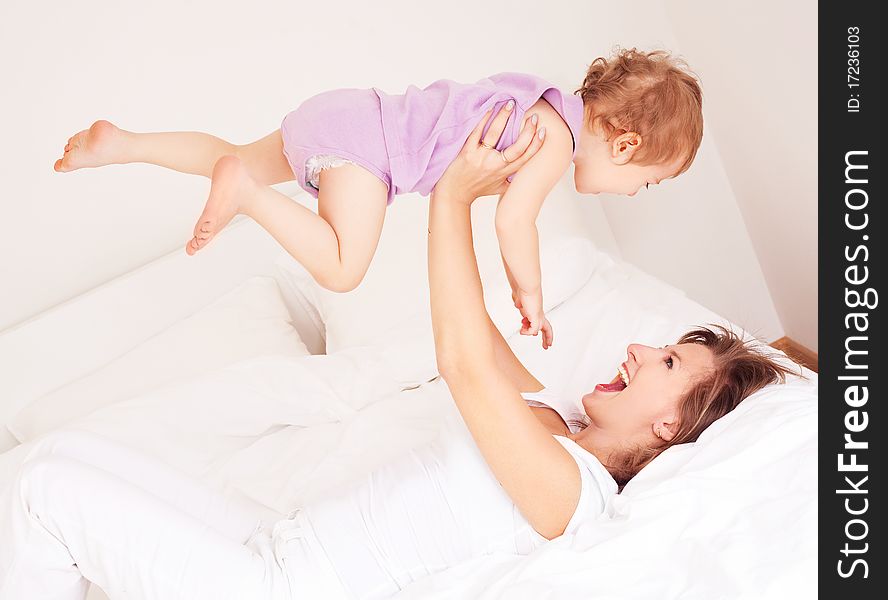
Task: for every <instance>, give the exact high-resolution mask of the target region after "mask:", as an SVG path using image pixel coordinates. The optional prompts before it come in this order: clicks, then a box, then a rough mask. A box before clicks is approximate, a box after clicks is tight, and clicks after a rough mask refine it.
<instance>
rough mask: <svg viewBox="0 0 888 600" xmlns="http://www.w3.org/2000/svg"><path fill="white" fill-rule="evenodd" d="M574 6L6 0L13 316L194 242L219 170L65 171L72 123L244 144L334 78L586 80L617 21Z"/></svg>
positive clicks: (3, 166)
mask: <svg viewBox="0 0 888 600" xmlns="http://www.w3.org/2000/svg"><path fill="white" fill-rule="evenodd" d="M556 4H557V3H556ZM563 4H564V7H565V8H563V9H560V10H553V11H547V10H542V9H540V5H539V3H537V2H534V1H530V0H516V1H514V2H511V1H510V2H501V3H494V2H475V1H471V0H458V1H456V2H448V3H426V2H415V1H413V0H387V1H385V2H364V1H357V0H339V1H338V2H332V3H324V2H290V1H285V0H278V1H264V2H257V3H252V4H249V5H247V4H245V3H243V2H233V1H230V0H228V1H211V0H197V1H195V2H188V3H183V2H179V1H175V0H158V1H157V2H148V3H145V2H143V3H136V2H126V3H117V2H104V1H102V2H99V1H97V0H84V1H79V2H76V3H54V4H53V6H52V10H48V9H47V7H46V6H45V5H43V4H41V3H29V2H26V1H24V0H12V1H4V2H2V3H0V72H2V73H3V83H2V86H3V100H2V102H3V109H4V111H3V114H4V123H3V136H4V143H3V144H0V171H2V179H3V186H4V193H3V194H0V208H2V210H3V214H4V218H3V219H0V281H3V283H4V293H2V294H0V329H3V328H5V327H8V326H10V325H13V324H15V323H18V322H20V321H22V320H25V319H27V318H28V317H29V316H31V315H34V314H37V313H39V312H40V311H42V310H44V309H46V308H48V307H50V306H53V305H55V304H57V303H59V302H62V301H64V300H66V299H68V298H71V297H73V296H75V295H77V294H80V293H82V292H85V291H87V290H89V289H91V288H93V287H95V286H96V285H98V284H100V283H103V282H105V281H108V280H110V279H112V278H114V277H116V276H118V275H120V274H122V273H125V272H128V271H130V270H132V269H134V268H136V267H138V266H140V265H143V264H145V263H147V262H149V261H150V260H152V259H154V258H155V257H157V256H160V255H163V254H165V253H167V252H170V251H172V250H174V249H177V248H182V249H183V251H184V246H185V243H186V242H187V240H188V238H189V237H190V232H191V231H192V229H193V227H194V222H195V220H196V219H197V217H198V216H199V215H200V211H201V209H202V208H203V205H204V202H205V201H206V197H207V193H208V191H209V180H207V179H204V178H199V177H194V176H191V175H184V174H180V173H176V172H173V171H168V170H164V169H160V168H158V167H154V166H149V165H134V164H132V165H121V166H111V167H105V168H101V169H86V170H82V171H78V172H74V173H67V174H59V173H55V172H54V171H53V170H52V165H53V163H54V161H55V160H56V159H57V158H59V157H60V156H61V153H62V149H63V147H64V145H65V142H66V140H67V139H68V137H69V136H71V135H72V134H73V133H75V132H77V131H79V130H81V129H84V128H86V127H88V126H89V125H90V124H91V123H92V122H93V121H94V120H96V119H99V118H106V119H109V120H111V121H112V122H115V123H117V124H119V125H120V126H121V127H124V128H127V129H131V130H134V131H168V130H198V131H206V132H210V133H213V134H215V135H218V136H220V137H223V138H226V139H228V140H230V141H232V142H234V143H246V142H249V141H252V140H255V139H257V138H260V137H262V136H264V135H266V134H267V133H269V132H270V131H272V130H274V129H277V128H278V127H279V126H280V122H281V119H282V118H283V116H284V115H285V114H286V113H287V112H288V111H289V110H292V109H293V108H295V107H296V106H297V105H298V103H299V102H301V101H302V100H303V99H305V98H307V97H309V96H311V95H313V94H316V93H318V92H321V91H323V90H325V89H328V88H334V87H370V86H376V87H379V88H381V89H384V90H387V91H390V92H392V93H396V92H399V91H403V90H404V89H405V88H406V87H407V86H408V85H409V84H415V85H419V86H425V85H427V84H428V83H431V82H432V81H434V80H435V79H440V78H451V79H456V80H467V81H472V80H476V79H479V78H481V77H484V76H486V75H489V74H491V73H496V72H500V71H508V70H525V71H529V72H534V73H538V74H540V75H541V76H543V77H546V78H548V79H550V80H551V81H553V82H554V83H556V84H558V85H561V86H564V87H565V88H571V87H572V86H575V85H577V84H578V82H579V81H580V80H581V79H582V73H583V70H584V61H586V56H587V52H585V51H584V49H585V48H587V47H588V44H587V42H586V39H587V38H586V34H587V33H588V34H589V35H590V37H589V39H595V38H600V37H601V36H602V35H603V34H605V32H607V31H608V29H609V24H608V23H607V22H606V21H598V22H596V21H595V20H594V19H592V18H591V17H592V15H591V12H589V11H588V9H587V8H585V7H583V8H582V9H581V11H580V14H581V16H582V17H583V19H582V22H581V21H578V20H574V19H566V18H565V16H564V12H565V10H569V11H573V7H574V5H575V3H574V2H565V3H563ZM568 7H569V8H568ZM582 11H586V13H585V14H583V13H582ZM584 22H585V24H584ZM623 22H624V23H625V24H628V19H626V18H624V19H623ZM565 27H566V28H567V30H566V31H564V30H563V28H565ZM556 31H561V32H562V33H563V35H562V34H559V35H552V33H553V32H556ZM284 189H286V190H288V191H290V192H294V191H298V188H294V187H293V186H284ZM411 200H414V199H411ZM420 201H424V200H420ZM399 202H401V201H400V200H398V201H396V202H395V204H393V205H392V207H391V208H390V210H398V203H399ZM561 204H562V206H563V207H564V209H563V211H561V212H562V213H563V214H561V215H560V217H561V219H562V221H563V222H564V223H565V224H566V225H568V226H569V227H570V228H581V229H585V230H587V231H588V232H589V235H593V234H594V235H596V236H598V237H599V243H600V244H602V245H603V246H604V247H606V248H608V249H612V250H613V248H614V243H613V239H612V237H611V235H610V231H609V229H608V227H607V224H606V221H605V220H604V219H603V218H602V217H600V216H599V217H597V218H596V219H595V223H596V227H595V228H587V227H585V225H584V220H583V215H582V214H581V213H579V210H580V209H579V205H578V204H572V203H561ZM553 208H554V207H549V209H548V210H549V212H552V209H553ZM596 214H598V215H600V214H601V209H600V208H598V209H597V211H596ZM550 216H551V215H550ZM550 220H551V219H550ZM416 227H425V224H424V223H416ZM541 235H545V233H544V232H542V231H541Z"/></svg>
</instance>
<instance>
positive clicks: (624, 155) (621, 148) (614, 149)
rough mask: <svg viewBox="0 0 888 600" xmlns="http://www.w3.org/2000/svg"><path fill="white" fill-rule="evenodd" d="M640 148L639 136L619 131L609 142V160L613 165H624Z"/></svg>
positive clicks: (633, 132) (631, 132)
mask: <svg viewBox="0 0 888 600" xmlns="http://www.w3.org/2000/svg"><path fill="white" fill-rule="evenodd" d="M640 146H641V134H639V133H637V132H635V131H623V130H620V133H619V135H617V136H616V137H615V138H614V139H612V140H611V159H612V160H613V161H614V163H615V164H618V165H625V164H626V163H628V162H629V161H630V160H632V156H633V155H634V154H635V152H636V151H637V150H638V148H639V147H640Z"/></svg>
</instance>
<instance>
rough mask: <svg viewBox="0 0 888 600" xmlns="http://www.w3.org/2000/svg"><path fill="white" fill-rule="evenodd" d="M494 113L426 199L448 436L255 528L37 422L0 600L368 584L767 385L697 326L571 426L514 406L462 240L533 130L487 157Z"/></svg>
mask: <svg viewBox="0 0 888 600" xmlns="http://www.w3.org/2000/svg"><path fill="white" fill-rule="evenodd" d="M506 116H507V115H505V114H502V113H500V114H498V115H497V117H496V118H495V119H494V120H493V122H492V123H491V126H490V129H489V131H488V132H487V133H486V134H485V135H484V137H483V139H482V136H481V132H482V129H483V126H484V125H485V122H486V118H485V119H484V120H483V121H482V122H481V123H479V124H478V126H477V127H476V128H475V130H474V131H473V133H472V134H471V136H470V137H469V139H468V141H467V142H466V145H465V147H464V148H463V150H462V151H461V152H460V154H459V156H458V157H457V159H456V160H454V162H453V163H452V164H451V165H450V167H449V168H448V169H447V172H446V173H445V175H444V177H443V178H442V179H441V180H440V181H439V182H438V184H437V186H436V188H435V190H434V192H433V194H432V198H431V205H430V217H429V280H430V288H431V290H430V291H431V299H432V317H433V327H434V334H435V344H436V352H437V359H438V364H439V368H440V372H441V374H442V377H443V379H444V380H445V381H446V383H447V385H448V386H449V388H450V390H451V392H452V395H453V399H454V401H455V404H456V407H457V409H458V410H459V415H458V416H459V417H461V418H460V419H455V420H453V422H452V423H450V425H453V427H452V429H451V431H450V434H447V435H443V436H441V437H440V438H439V439H438V440H436V441H435V442H434V443H431V444H429V445H428V446H424V447H422V448H418V449H415V450H413V451H411V452H409V453H408V454H407V455H405V456H404V457H403V458H402V459H399V460H397V461H394V462H393V463H392V464H390V465H388V466H386V467H384V468H382V469H378V470H376V471H374V472H373V473H372V474H371V475H370V476H369V477H368V479H367V481H366V482H362V483H361V484H360V485H358V486H356V487H354V488H353V489H350V490H344V491H340V492H339V493H337V495H336V496H333V497H331V499H330V501H327V502H323V503H321V504H315V505H310V506H306V507H302V508H300V509H297V510H295V511H294V512H293V513H291V515H290V516H289V518H287V519H282V520H279V521H277V522H276V523H274V524H273V527H271V528H267V527H265V526H264V525H263V523H262V522H261V521H260V522H259V523H258V525H257V524H256V516H257V514H258V513H257V512H253V511H252V509H247V508H245V507H238V506H234V505H233V503H232V502H230V501H229V500H228V499H227V498H226V497H224V496H222V495H221V494H219V493H218V492H216V491H214V490H211V489H209V488H206V487H204V486H203V485H201V484H200V483H199V482H197V481H195V480H192V479H189V478H188V477H185V476H184V475H182V474H179V473H177V472H175V471H174V470H172V469H171V468H170V467H168V466H167V465H164V464H162V463H161V462H159V461H156V460H154V459H153V458H151V457H148V456H145V455H142V454H139V453H137V452H135V451H133V450H130V449H127V448H125V447H123V446H120V445H119V444H115V443H113V442H111V441H108V440H105V439H103V438H101V437H98V436H95V435H92V434H85V433H81V432H76V431H67V432H65V431H63V432H58V433H55V434H52V435H50V436H47V437H45V438H43V439H42V440H41V441H39V442H37V443H36V444H35V446H34V448H33V450H32V452H31V454H30V455H29V458H28V460H27V461H26V462H25V463H24V465H23V467H22V469H21V471H20V473H19V475H18V477H17V478H16V480H15V483H14V484H13V485H12V486H10V488H8V489H7V490H6V491H5V492H4V494H3V496H2V497H0V531H2V534H0V535H2V537H3V543H2V544H0V598H2V599H9V600H13V599H14V600H21V599H25V598H27V599H29V600H30V599H35V600H36V599H49V598H52V599H53V600H62V599H72V600H73V599H82V598H83V597H84V595H85V592H86V587H87V585H88V584H87V579H89V580H91V581H95V582H96V583H98V584H99V585H100V586H101V587H102V588H103V589H105V590H106V592H108V593H109V595H110V596H111V598H112V599H116V598H123V597H126V598H152V599H158V600H159V599H163V600H172V599H174V598H183V599H184V598H188V599H189V600H200V599H202V598H213V599H214V600H216V599H223V598H232V599H234V598H237V599H269V600H278V599H281V600H283V599H296V598H324V599H328V598H329V599H334V600H335V599H337V598H382V597H386V596H389V595H391V594H393V593H395V592H397V591H398V590H399V589H400V588H402V587H404V586H405V585H407V584H409V583H410V582H411V581H412V580H415V579H418V578H420V577H422V576H424V575H427V574H429V573H433V572H436V571H440V570H443V569H446V568H447V567H449V566H452V565H454V564H457V563H460V562H462V561H465V560H468V559H470V558H472V557H473V556H478V555H483V554H486V553H489V552H493V551H508V552H514V553H518V554H526V553H529V552H530V551H532V550H533V548H534V547H536V546H538V545H539V544H542V543H545V541H546V540H548V539H551V538H554V537H556V536H559V535H562V534H563V533H565V532H573V531H574V530H575V528H576V527H577V526H579V524H580V523H581V522H582V521H583V520H584V519H585V518H587V517H589V516H594V515H595V514H596V513H598V512H600V511H601V510H602V508H603V506H604V503H605V501H606V499H607V497H608V496H609V495H612V494H614V493H616V492H617V487H618V484H621V483H625V481H627V480H628V479H629V478H630V477H632V476H633V475H634V474H635V473H636V472H637V471H638V470H639V469H640V468H641V467H643V466H644V465H645V464H647V462H649V461H650V460H651V459H652V458H653V457H654V456H656V455H657V454H658V453H659V452H661V451H662V450H664V449H665V448H667V447H669V446H670V445H674V444H676V443H683V442H688V441H692V440H694V439H696V437H697V435H699V433H700V432H701V431H702V430H703V429H705V428H706V427H707V426H708V425H709V424H710V423H712V422H713V421H714V420H715V419H717V418H719V417H720V416H722V415H724V414H725V413H726V412H728V411H729V410H731V409H732V408H734V406H736V405H737V403H739V402H740V400H742V399H743V398H744V397H746V396H747V395H749V394H750V393H752V392H753V391H755V390H757V389H759V388H761V387H762V386H764V385H766V384H767V383H770V382H772V381H776V380H777V379H779V378H782V375H783V372H784V370H783V369H782V368H781V367H780V366H778V365H776V364H774V363H772V362H770V361H769V360H768V359H767V358H765V357H763V356H761V355H758V354H756V353H753V352H750V351H749V350H748V349H746V348H745V347H744V345H743V344H742V343H741V342H740V341H739V340H738V339H737V338H736V337H735V336H733V335H732V334H730V333H728V332H723V333H721V334H717V333H714V332H712V331H709V330H705V329H701V330H697V331H694V332H691V333H689V334H687V335H685V336H683V338H682V339H681V340H679V343H677V344H676V345H673V346H667V347H666V348H650V347H647V346H642V345H639V344H632V345H630V346H629V347H628V349H627V357H626V361H625V362H624V363H623V364H622V365H621V367H620V368H621V369H622V371H623V373H622V375H621V376H618V377H615V378H614V381H612V382H610V383H608V384H600V385H598V386H596V388H595V390H593V391H592V392H591V393H589V394H587V395H586V396H584V397H583V400H582V405H583V408H584V410H585V413H586V417H587V421H588V426H586V427H585V428H582V429H581V428H579V427H578V426H577V425H576V423H574V427H573V428H571V427H570V426H568V424H567V422H566V419H565V418H564V417H565V413H564V412H563V408H562V412H559V410H558V406H559V405H558V403H557V402H556V401H555V400H552V399H551V398H550V399H549V401H550V402H551V403H552V404H553V405H554V406H551V407H547V406H546V405H545V403H540V402H537V403H535V404H537V405H536V406H532V407H529V406H528V403H527V402H525V400H524V399H522V395H521V394H522V393H524V394H530V393H534V392H537V393H538V392H540V391H543V390H542V387H543V386H542V385H541V384H540V383H539V381H537V380H536V379H535V378H534V377H533V376H532V375H531V374H530V373H529V372H528V371H527V370H526V369H525V368H524V367H523V366H522V365H521V363H520V362H519V361H518V360H517V359H516V357H515V356H514V354H513V353H512V352H511V350H510V349H509V347H508V345H507V344H506V342H505V341H504V340H503V338H502V336H501V335H500V333H499V331H498V330H497V329H496V328H495V327H494V325H493V323H492V321H491V320H490V318H489V316H488V314H487V313H486V311H485V308H484V303H483V299H482V293H481V283H480V279H479V276H478V269H477V264H476V261H475V256H474V253H473V247H472V236H471V219H470V216H471V215H470V207H471V203H472V201H473V200H474V199H475V198H476V197H478V196H481V195H488V194H497V193H501V192H502V191H503V190H504V189H505V186H506V185H507V184H506V182H505V180H506V177H507V176H508V175H510V174H511V173H514V172H515V171H516V170H517V169H518V168H520V167H521V166H522V165H523V164H524V163H526V162H527V161H528V160H529V159H530V157H531V156H533V154H534V153H535V152H536V151H537V150H538V149H539V147H540V145H541V143H542V140H541V138H539V137H538V136H536V135H535V131H534V130H533V126H532V124H531V125H530V126H528V128H527V130H526V131H524V132H522V134H521V136H520V137H519V138H518V141H516V143H515V145H514V146H512V147H511V148H510V149H509V150H508V152H507V154H508V156H514V157H518V158H516V159H515V160H513V161H511V162H507V161H506V160H505V159H504V158H503V157H502V155H501V154H499V153H497V152H495V151H492V150H491V149H490V148H491V147H492V146H495V145H496V142H497V140H498V139H499V135H500V134H501V132H502V131H503V128H504V125H505V122H506ZM485 117H486V116H485ZM519 155H520V156H519ZM551 342H552V340H551V339H543V345H544V347H547V346H548V345H549V344H551ZM621 378H622V379H624V380H625V381H623V382H622V383H621V382H620V379H621ZM536 397H537V398H542V399H546V398H547V396H546V395H544V394H543V395H540V394H537V395H536ZM466 426H467V427H466ZM445 430H446V428H445ZM605 465H606V466H605Z"/></svg>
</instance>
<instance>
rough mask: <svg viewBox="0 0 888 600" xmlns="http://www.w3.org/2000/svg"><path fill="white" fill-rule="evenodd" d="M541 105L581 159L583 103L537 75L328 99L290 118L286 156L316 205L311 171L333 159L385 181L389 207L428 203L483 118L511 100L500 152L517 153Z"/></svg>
mask: <svg viewBox="0 0 888 600" xmlns="http://www.w3.org/2000/svg"><path fill="white" fill-rule="evenodd" d="M540 98H544V99H545V100H546V101H548V102H549V104H551V105H552V107H553V108H555V110H556V111H558V114H560V115H561V117H562V118H563V119H564V121H565V122H566V123H567V126H568V128H569V129H570V132H571V134H572V135H573V139H574V153H575V152H576V140H577V138H578V136H579V134H580V131H581V129H582V126H583V100H582V98H580V97H579V96H576V95H573V94H566V93H564V92H562V91H561V90H560V89H558V88H557V87H555V86H553V85H552V84H551V83H549V82H548V81H546V80H544V79H541V78H540V77H537V76H535V75H529V74H526V73H498V74H496V75H491V76H490V77H486V78H484V79H481V80H479V81H476V82H475V83H458V82H456V81H452V80H449V79H440V80H438V81H435V82H433V83H431V84H430V85H428V86H427V87H425V88H422V89H420V88H418V87H416V86H413V85H411V86H409V87H408V88H407V90H406V91H405V92H404V93H403V94H387V93H385V92H383V91H382V90H380V89H378V88H375V87H374V88H369V89H367V88H363V89H362V88H343V89H336V90H329V91H326V92H322V93H320V94H317V95H315V96H312V97H311V98H309V99H307V100H306V101H304V102H303V103H302V104H301V105H300V106H299V107H297V108H296V109H295V110H293V111H291V112H290V113H288V114H287V115H286V116H285V117H284V120H283V122H282V123H281V134H282V136H283V141H284V155H285V156H286V157H287V160H288V162H289V163H290V166H291V167H292V169H293V172H294V174H295V175H296V179H297V181H298V182H299V184H300V186H301V187H302V188H303V189H305V190H306V191H307V192H308V193H309V194H311V195H312V196H314V197H315V198H317V197H318V190H317V189H315V188H314V187H313V186H311V185H310V184H307V183H306V181H305V163H306V161H307V160H308V159H309V158H310V157H312V156H316V155H319V154H328V155H330V154H332V155H336V156H340V157H343V158H346V159H349V160H351V161H353V162H355V163H357V164H358V165H360V166H362V167H364V168H365V169H367V170H368V171H370V172H371V173H373V174H374V175H376V176H377V177H378V178H379V179H381V180H382V181H383V182H384V183H385V184H386V186H388V204H391V202H392V200H393V199H394V196H395V195H397V194H405V193H408V192H419V193H420V194H423V195H428V194H429V193H430V192H431V191H432V188H433V187H434V186H435V183H437V181H438V179H440V177H441V175H442V174H443V173H444V171H445V169H446V168H447V166H448V165H449V164H450V163H451V162H452V161H453V159H454V158H455V157H456V155H457V154H458V153H459V151H460V150H461V149H462V147H463V144H465V141H466V138H468V136H469V133H470V132H471V131H472V129H474V128H475V126H476V125H477V124H478V123H479V122H480V120H481V118H482V117H483V116H484V113H485V112H487V110H488V109H490V108H493V109H494V114H495V112H496V111H497V110H499V108H500V107H501V106H502V105H503V104H505V103H506V102H508V101H509V100H510V99H514V100H515V108H514V109H513V111H512V113H511V114H510V115H509V120H508V122H507V124H506V129H505V131H504V132H503V135H502V137H501V138H500V141H499V143H497V145H496V149H497V150H501V149H503V148H507V147H508V146H510V145H512V144H513V143H514V142H515V139H516V138H517V137H518V134H519V129H520V124H521V121H522V119H523V117H524V113H525V112H526V111H527V109H529V108H530V107H531V106H533V104H534V103H536V102H537V101H538V100H539V99H540ZM484 131H485V132H486V131H487V126H485V128H484ZM510 179H511V178H510Z"/></svg>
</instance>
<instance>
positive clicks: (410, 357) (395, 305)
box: [275, 237, 596, 387]
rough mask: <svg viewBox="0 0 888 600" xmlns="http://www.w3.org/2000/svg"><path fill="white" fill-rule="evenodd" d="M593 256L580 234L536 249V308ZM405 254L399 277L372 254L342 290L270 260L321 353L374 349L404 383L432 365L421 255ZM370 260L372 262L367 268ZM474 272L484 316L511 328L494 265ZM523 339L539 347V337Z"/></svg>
mask: <svg viewBox="0 0 888 600" xmlns="http://www.w3.org/2000/svg"><path fill="white" fill-rule="evenodd" d="M595 254H596V250H595V248H594V246H593V244H592V242H591V241H590V240H589V239H588V238H583V237H567V238H558V239H556V240H554V241H553V242H552V243H550V244H548V245H544V246H542V248H541V250H540V268H541V272H542V287H543V308H544V310H546V311H549V310H551V309H553V308H554V307H555V306H558V305H559V304H561V303H562V302H563V301H564V300H566V299H567V298H569V297H570V296H572V295H573V294H574V293H575V292H576V291H577V290H578V289H580V287H582V286H583V284H584V283H585V281H586V280H587V279H588V278H589V275H590V273H591V272H592V264H593V258H594V256H595ZM405 258H409V260H408V261H407V263H406V264H405V262H400V263H398V264H397V269H398V272H399V273H400V277H398V278H391V277H389V278H388V279H386V276H387V275H388V273H387V271H391V267H387V266H382V263H383V261H382V259H381V258H380V257H376V258H374V263H373V264H371V270H370V271H368V273H367V276H366V277H365V279H364V281H363V282H362V283H361V285H360V286H358V288H356V289H355V290H353V291H351V292H348V293H346V294H338V293H335V292H330V291H328V290H326V289H324V288H322V287H321V286H319V285H318V284H317V283H316V282H315V281H314V279H313V278H312V277H311V275H310V274H309V273H308V272H307V271H306V270H305V269H304V268H303V267H302V266H301V265H300V264H299V263H297V262H296V261H294V260H293V259H292V258H291V257H290V256H289V255H287V254H282V255H281V256H280V257H279V258H278V260H277V261H275V268H276V276H277V277H278V279H279V281H280V282H281V287H282V288H286V289H288V293H289V294H291V298H294V299H295V302H297V303H300V304H302V305H303V306H305V308H306V310H307V312H309V313H310V314H312V315H314V318H315V324H316V327H317V328H318V329H319V330H324V331H325V332H326V351H327V354H332V353H335V352H339V351H341V350H344V349H346V348H351V347H355V346H376V347H378V348H379V352H380V353H382V354H384V355H385V356H386V357H387V358H388V359H389V360H390V362H391V363H392V368H393V369H394V371H395V372H396V373H397V374H398V376H399V381H401V383H402V384H403V385H404V386H405V387H412V386H415V385H418V384H420V383H422V382H424V381H428V380H429V379H431V378H434V377H435V376H436V375H437V369H436V366H435V365H436V361H435V352H434V337H433V334H432V321H431V308H430V304H429V289H428V265H427V260H426V254H425V253H423V254H422V255H421V256H416V255H413V256H410V257H405ZM374 265H380V266H377V267H375V270H374ZM479 271H481V267H479ZM481 276H482V286H483V288H484V303H485V305H486V307H487V311H488V313H489V314H490V318H491V319H492V320H493V322H494V324H495V325H496V326H497V327H498V328H499V330H500V331H501V332H502V333H503V335H504V336H506V337H508V336H509V335H511V334H513V333H516V332H518V331H519V329H520V324H521V314H520V313H519V312H518V309H516V308H515V307H514V305H513V304H512V297H511V289H510V288H509V283H508V280H507V279H506V276H505V272H504V270H503V268H502V265H501V264H499V265H494V266H489V267H487V272H486V273H485V272H483V271H482V272H481ZM553 327H554V325H553ZM555 335H558V332H557V329H556V333H555ZM523 337H529V336H523ZM529 339H532V340H534V342H535V343H536V345H537V346H540V344H541V342H540V339H541V338H540V337H539V336H536V337H529ZM540 351H541V352H542V348H541V347H540Z"/></svg>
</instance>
